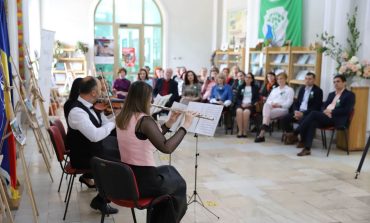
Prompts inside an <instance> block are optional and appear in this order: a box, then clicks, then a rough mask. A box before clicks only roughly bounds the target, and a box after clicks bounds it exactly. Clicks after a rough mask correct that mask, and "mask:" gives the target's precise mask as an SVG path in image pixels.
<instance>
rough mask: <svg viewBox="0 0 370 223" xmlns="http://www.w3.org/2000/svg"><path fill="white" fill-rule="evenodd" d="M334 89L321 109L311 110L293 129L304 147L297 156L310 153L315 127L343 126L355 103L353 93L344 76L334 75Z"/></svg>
mask: <svg viewBox="0 0 370 223" xmlns="http://www.w3.org/2000/svg"><path fill="white" fill-rule="evenodd" d="M334 88H335V91H334V92H331V93H330V94H329V95H328V98H327V100H326V102H325V103H324V106H323V109H324V110H323V111H312V112H310V114H308V115H307V117H305V118H304V119H303V121H302V122H301V124H300V125H299V127H298V128H297V129H295V130H294V133H295V134H296V135H298V134H299V135H300V136H301V139H302V142H303V143H304V147H303V149H302V151H301V152H299V153H298V154H297V156H307V155H311V147H312V140H313V138H314V136H315V130H316V128H325V127H328V126H335V127H341V126H345V125H346V124H347V122H348V118H349V116H350V114H351V112H352V110H353V107H354V105H355V95H354V94H353V93H352V92H351V91H348V90H347V89H346V77H345V76H344V75H336V76H335V77H334Z"/></svg>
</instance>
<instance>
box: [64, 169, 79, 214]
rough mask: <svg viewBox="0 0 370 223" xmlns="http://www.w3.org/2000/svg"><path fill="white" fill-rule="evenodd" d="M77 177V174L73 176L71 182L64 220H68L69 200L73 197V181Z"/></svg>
mask: <svg viewBox="0 0 370 223" xmlns="http://www.w3.org/2000/svg"><path fill="white" fill-rule="evenodd" d="M75 177H76V175H73V177H72V182H71V185H70V189H69V193H68V199H67V204H66V209H65V210H64V216H63V221H64V220H66V215H67V211H68V205H69V200H70V199H71V194H72V187H73V181H74V180H75Z"/></svg>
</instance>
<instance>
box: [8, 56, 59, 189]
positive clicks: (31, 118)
mask: <svg viewBox="0 0 370 223" xmlns="http://www.w3.org/2000/svg"><path fill="white" fill-rule="evenodd" d="M10 62H11V63H12V65H13V68H14V69H13V70H14V72H15V73H16V75H13V78H14V81H13V84H14V88H15V89H16V91H17V93H18V95H19V101H18V102H17V105H16V106H15V113H17V112H22V110H23V111H24V112H25V113H26V116H27V121H28V122H29V124H30V127H31V128H32V131H33V134H34V136H35V139H36V142H37V145H38V147H39V149H40V152H41V155H42V158H43V159H44V162H45V165H46V169H47V170H48V172H49V176H50V179H51V182H54V179H53V176H52V175H51V170H50V169H51V166H50V162H49V159H48V157H47V155H46V152H45V150H46V149H45V147H44V146H46V147H47V144H46V141H45V138H44V135H43V134H42V131H41V127H40V125H39V123H38V121H37V117H36V113H35V112H29V111H28V109H27V107H26V105H25V103H24V100H25V98H24V95H23V94H22V93H21V90H20V89H21V88H22V81H23V80H22V79H21V77H20V75H19V73H18V70H17V69H16V66H15V64H14V61H13V59H12V58H10ZM15 78H18V80H19V82H20V86H18V85H17V82H16V80H15ZM30 113H31V114H30ZM43 143H44V144H43ZM49 155H50V153H49Z"/></svg>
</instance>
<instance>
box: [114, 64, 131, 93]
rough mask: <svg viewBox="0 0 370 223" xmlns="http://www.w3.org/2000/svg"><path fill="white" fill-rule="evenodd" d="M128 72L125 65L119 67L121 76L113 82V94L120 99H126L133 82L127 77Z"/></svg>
mask: <svg viewBox="0 0 370 223" xmlns="http://www.w3.org/2000/svg"><path fill="white" fill-rule="evenodd" d="M126 74H127V71H126V69H125V68H124V67H122V68H121V69H119V71H118V75H119V77H118V78H117V79H116V80H115V81H114V83H113V94H114V95H115V96H117V98H120V99H124V98H125V97H126V95H127V92H128V89H129V88H130V84H131V82H130V81H129V80H127V79H126Z"/></svg>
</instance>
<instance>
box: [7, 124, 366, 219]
mask: <svg viewBox="0 0 370 223" xmlns="http://www.w3.org/2000/svg"><path fill="white" fill-rule="evenodd" d="M31 133H32V132H31V131H28V141H27V146H26V149H25V152H26V159H27V161H28V168H29V169H28V171H29V173H30V175H31V181H32V185H33V190H34V192H35V196H36V202H37V206H38V209H39V212H40V216H39V222H50V223H55V222H63V221H62V216H63V211H64V206H65V203H64V202H63V199H64V195H65V191H66V186H67V185H66V182H65V181H64V183H63V185H62V189H61V192H60V193H58V192H57V187H58V181H59V177H60V175H61V171H60V168H59V166H58V163H57V161H56V159H55V158H54V159H53V160H52V175H53V177H54V183H51V180H50V177H49V175H48V174H47V172H46V169H45V165H44V163H43V161H42V158H41V155H40V154H39V153H38V152H37V147H36V142H35V141H34V139H33V136H32V134H31ZM279 140H280V134H279V133H276V132H275V133H274V134H273V136H272V137H267V142H266V143H263V144H255V143H254V142H253V140H252V138H247V139H237V138H236V137H235V135H234V136H229V135H227V136H225V135H224V134H223V131H222V129H218V132H217V134H216V136H215V137H212V138H211V137H202V136H200V137H199V152H200V157H199V168H198V192H199V195H200V196H201V198H202V200H203V202H204V203H205V205H206V207H207V208H208V209H209V210H211V211H212V212H214V213H215V214H216V215H218V216H220V219H219V220H217V218H216V217H214V216H213V215H212V214H210V213H208V212H207V211H206V210H205V209H204V208H202V207H201V206H200V205H198V204H196V203H194V204H191V205H190V206H189V207H188V211H187V213H186V215H185V217H184V219H183V221H182V222H189V223H190V222H235V223H237V222H248V223H257V222H261V223H270V222H281V223H297V222H307V223H314V222H320V223H322V222H327V223H337V222H342V223H368V222H370V211H369V209H370V158H369V157H368V158H367V160H366V161H365V164H364V167H363V171H362V173H361V175H360V177H359V179H358V180H354V172H355V170H356V168H357V165H358V162H359V160H360V156H361V154H362V153H361V152H353V153H351V154H350V156H347V155H346V153H345V152H343V151H339V150H336V149H333V151H332V153H331V154H330V156H329V157H326V153H325V152H326V151H324V150H323V149H321V147H320V146H321V142H320V141H316V142H315V147H316V148H314V149H313V154H312V155H311V156H308V157H297V156H296V153H297V152H298V151H299V150H298V149H296V148H295V147H293V146H284V145H281V143H280V141H279ZM194 154H195V139H194V137H193V136H192V135H191V134H188V135H187V136H186V138H185V140H184V141H183V142H182V143H181V144H180V146H179V148H178V149H177V150H176V151H175V152H174V154H173V155H172V165H174V166H175V167H176V168H177V169H178V170H179V172H180V173H181V174H182V175H183V177H184V178H185V179H186V181H187V184H188V194H189V195H191V194H192V193H193V189H194ZM155 157H156V158H157V160H158V164H167V163H168V160H169V158H168V156H167V155H163V154H160V153H159V152H156V153H155ZM19 167H21V165H19ZM19 176H20V179H21V182H23V181H22V179H23V176H22V170H21V169H20V168H19ZM95 195H96V192H95V191H94V190H92V189H87V188H86V187H84V186H83V187H81V186H80V184H79V183H75V185H74V187H73V193H72V197H71V202H70V207H69V210H68V213H67V219H66V221H65V222H85V223H87V222H89V223H93V222H100V214H99V213H98V212H96V211H93V210H92V209H90V207H89V203H90V201H91V199H92V198H93V197H94V196H95ZM136 213H137V216H138V222H145V212H144V211H136ZM13 214H14V215H15V222H17V223H30V222H33V218H32V211H31V205H30V202H29V197H28V195H27V193H26V191H24V192H23V195H22V201H21V205H20V209H19V210H18V211H14V212H13ZM0 222H1V221H0ZM105 222H107V223H109V222H133V221H132V218H131V213H130V210H129V209H126V208H119V213H118V214H116V215H113V216H110V217H108V218H106V221H105Z"/></svg>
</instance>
